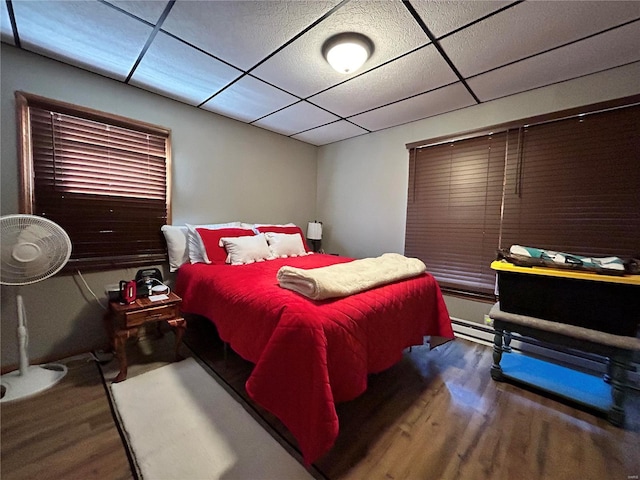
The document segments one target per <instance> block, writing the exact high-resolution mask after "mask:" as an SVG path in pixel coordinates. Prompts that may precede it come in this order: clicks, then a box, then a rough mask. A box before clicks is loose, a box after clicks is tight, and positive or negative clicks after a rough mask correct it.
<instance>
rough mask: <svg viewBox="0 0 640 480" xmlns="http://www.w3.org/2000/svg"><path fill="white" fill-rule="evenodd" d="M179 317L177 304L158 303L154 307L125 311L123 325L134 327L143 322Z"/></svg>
mask: <svg viewBox="0 0 640 480" xmlns="http://www.w3.org/2000/svg"><path fill="white" fill-rule="evenodd" d="M179 317H180V311H179V308H178V305H160V306H158V307H154V308H145V309H142V310H134V311H132V312H125V327H127V328H128V327H135V326H136V325H142V324H143V323H145V322H159V321H162V320H172V319H174V318H179Z"/></svg>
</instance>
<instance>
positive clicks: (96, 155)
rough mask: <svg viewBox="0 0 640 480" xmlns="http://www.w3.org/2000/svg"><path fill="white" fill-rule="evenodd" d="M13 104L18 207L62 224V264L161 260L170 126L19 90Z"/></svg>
mask: <svg viewBox="0 0 640 480" xmlns="http://www.w3.org/2000/svg"><path fill="white" fill-rule="evenodd" d="M16 104H17V106H18V113H19V119H20V129H19V132H20V133H19V135H20V147H21V148H20V150H21V152H20V159H21V167H22V168H21V174H22V181H21V199H20V200H21V205H20V208H21V211H22V212H23V213H29V214H34V215H41V216H44V217H46V218H49V219H51V220H53V221H54V222H56V223H58V224H59V225H60V226H61V227H62V228H64V229H65V230H66V232H67V233H68V234H69V236H70V237H71V243H72V245H73V251H72V255H71V259H70V261H69V264H68V266H69V267H70V268H79V267H86V268H114V267H118V268H119V267H124V266H138V265H148V264H154V263H162V262H164V261H166V246H165V244H164V240H163V237H162V233H161V230H160V228H161V227H162V225H164V224H165V223H170V204H169V192H170V189H169V185H170V183H169V175H168V173H167V172H168V171H169V168H170V136H169V134H170V132H169V130H167V129H164V128H161V127H156V126H153V125H149V124H145V123H142V122H137V121H134V120H129V119H125V118H122V117H117V116H115V115H110V114H106V113H102V112H97V111H94V110H90V109H86V108H82V107H77V106H74V105H69V104H65V103H62V102H57V101H53V100H49V99H45V98H42V97H37V96H35V95H30V94H25V93H22V92H17V93H16Z"/></svg>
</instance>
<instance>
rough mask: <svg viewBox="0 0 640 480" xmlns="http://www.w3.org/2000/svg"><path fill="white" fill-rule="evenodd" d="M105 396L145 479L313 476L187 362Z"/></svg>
mask: <svg viewBox="0 0 640 480" xmlns="http://www.w3.org/2000/svg"><path fill="white" fill-rule="evenodd" d="M111 391H112V395H113V399H114V403H115V406H116V409H117V412H118V414H119V416H120V419H121V421H122V423H123V428H124V430H125V433H126V435H127V437H128V440H129V444H130V446H131V449H132V450H133V454H134V457H135V461H136V463H137V466H138V468H139V471H140V473H141V475H142V478H143V479H145V480H161V479H167V480H169V479H171V480H173V479H176V480H178V479H179V480H188V479H196V480H203V479H229V480H231V479H233V480H243V479H246V480H261V479H278V480H288V479H310V478H313V477H312V476H311V474H309V473H308V472H307V470H306V469H305V468H304V467H303V466H302V465H301V464H300V463H298V462H297V461H296V460H295V459H294V458H293V457H292V456H291V455H289V453H288V452H287V451H286V450H285V449H284V448H283V447H282V446H281V445H280V444H279V443H278V442H277V441H276V440H275V439H274V438H273V437H272V436H271V435H269V433H268V432H267V431H266V430H264V429H263V428H262V426H260V424H258V423H257V422H256V421H255V420H254V419H253V418H252V417H251V415H250V414H249V413H248V412H247V411H246V410H244V408H243V407H242V406H241V405H240V404H239V403H238V402H237V401H236V400H235V399H234V398H233V397H231V396H230V395H229V394H228V393H227V392H226V391H225V390H224V389H223V388H222V387H221V386H220V385H219V384H218V383H217V382H216V381H215V380H214V379H213V378H212V377H211V375H209V374H208V373H207V372H206V371H204V370H203V368H202V367H201V366H200V365H199V364H198V363H197V362H196V361H195V360H194V359H193V358H188V359H186V360H183V361H181V362H178V363H172V364H169V365H166V366H164V367H161V368H158V369H156V370H152V371H150V372H147V373H144V374H142V375H139V376H136V377H133V378H129V379H127V380H125V381H124V382H120V383H114V384H112V385H111Z"/></svg>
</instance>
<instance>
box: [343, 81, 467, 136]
mask: <svg viewBox="0 0 640 480" xmlns="http://www.w3.org/2000/svg"><path fill="white" fill-rule="evenodd" d="M475 103H476V102H475V101H474V100H473V97H471V95H469V92H467V89H466V88H465V87H464V86H463V85H462V84H461V83H456V84H454V85H449V86H447V87H442V88H440V89H438V90H434V91H432V92H428V93H425V94H423V95H418V96H417V97H413V98H409V99H407V100H403V101H401V102H398V103H394V104H391V105H387V106H386V107H382V108H378V109H376V110H371V111H370V112H366V113H362V114H360V115H355V116H353V117H350V118H349V120H350V121H352V122H353V123H355V124H357V125H360V126H362V127H364V128H366V129H369V130H372V131H375V130H382V129H383V128H389V127H394V126H396V125H402V124H404V123H409V122H413V121H415V120H420V119H423V118H427V117H432V116H434V115H439V114H441V113H445V112H451V111H453V110H457V109H459V108H463V107H468V106H470V105H475Z"/></svg>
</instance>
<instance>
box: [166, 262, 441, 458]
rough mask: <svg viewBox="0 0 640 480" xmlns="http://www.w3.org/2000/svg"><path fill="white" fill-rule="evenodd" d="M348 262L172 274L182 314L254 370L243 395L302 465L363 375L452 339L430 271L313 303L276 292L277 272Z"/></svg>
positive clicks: (330, 436)
mask: <svg viewBox="0 0 640 480" xmlns="http://www.w3.org/2000/svg"><path fill="white" fill-rule="evenodd" d="M350 260H351V259H348V258H344V257H337V256H333V255H318V254H316V255H309V256H306V257H298V258H287V259H277V260H270V261H265V262H259V263H254V264H249V265H239V266H231V265H205V264H193V265H189V264H187V265H183V266H182V267H180V270H179V272H178V278H177V284H176V293H178V294H179V295H180V296H181V297H182V299H183V301H182V309H183V311H185V312H187V313H193V314H198V315H202V316H205V317H207V318H208V319H210V320H211V321H213V322H214V323H215V325H216V327H217V329H218V332H219V334H220V337H221V338H222V339H223V340H224V341H225V342H228V343H229V344H230V345H231V347H232V348H233V349H234V350H235V351H236V352H237V353H238V354H239V355H241V356H242V357H243V358H245V359H246V360H249V361H251V362H253V363H255V368H254V369H253V372H252V374H251V376H250V377H249V379H248V380H247V383H246V389H247V392H248V394H249V395H250V396H251V398H252V399H253V400H254V401H256V402H257V403H258V404H260V405H261V406H263V407H264V408H266V409H267V410H269V411H270V412H272V413H273V414H274V415H276V416H277V417H278V418H279V419H280V420H281V421H282V422H283V423H284V424H285V425H286V426H287V428H288V429H289V430H290V431H291V433H292V434H293V435H294V436H295V438H296V439H297V440H298V443H299V446H300V449H301V451H302V454H303V456H304V459H305V462H307V463H312V462H313V461H315V460H316V459H318V458H319V457H320V456H322V455H323V454H324V453H326V452H327V451H328V450H329V449H330V448H331V446H332V445H333V443H334V442H335V439H336V437H337V435H338V417H337V414H336V409H335V403H336V402H343V401H346V400H351V399H353V398H355V397H357V396H358V395H360V394H361V393H362V392H364V391H365V390H366V387H367V375H368V374H369V373H375V372H380V371H382V370H385V369H387V368H389V367H391V366H392V365H393V364H395V363H396V362H398V361H399V360H400V359H401V357H402V350H403V349H404V348H406V347H408V346H411V345H421V344H422V343H423V337H424V336H425V335H434V336H442V337H447V338H453V330H452V328H451V322H450V319H449V314H448V312H447V308H446V306H445V304H444V301H443V299H442V295H441V293H440V289H439V287H438V284H437V283H436V281H435V280H434V279H433V277H432V276H431V275H429V274H425V275H421V276H419V277H416V278H412V279H409V280H404V281H401V282H397V283H392V284H389V285H385V286H383V287H378V288H375V289H372V290H368V291H366V292H362V293H359V294H356V295H352V296H349V297H345V298H341V299H333V300H325V301H319V302H316V301H312V300H309V299H308V298H306V297H303V296H301V295H299V294H297V293H294V292H292V291H290V290H286V289H283V288H280V286H279V285H278V282H277V279H276V273H277V271H278V269H279V268H280V267H281V266H283V265H292V266H296V267H300V268H316V267H320V266H324V265H330V264H334V263H341V262H347V261H350Z"/></svg>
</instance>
